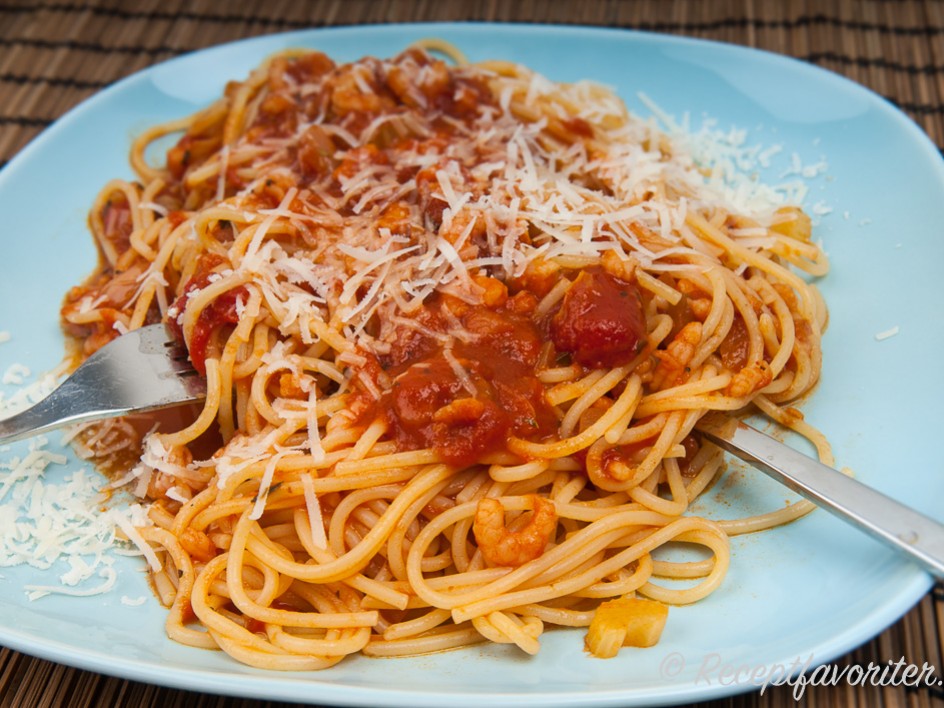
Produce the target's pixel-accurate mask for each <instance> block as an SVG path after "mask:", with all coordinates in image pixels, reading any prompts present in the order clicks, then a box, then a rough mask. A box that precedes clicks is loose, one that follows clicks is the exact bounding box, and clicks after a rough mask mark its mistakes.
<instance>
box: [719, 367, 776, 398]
mask: <svg viewBox="0 0 944 708" xmlns="http://www.w3.org/2000/svg"><path fill="white" fill-rule="evenodd" d="M773 379H774V372H773V371H771V370H770V364H768V363H767V362H766V361H764V360H763V359H761V360H760V361H759V362H757V363H756V364H753V365H751V366H745V367H744V368H743V369H741V370H740V371H739V372H737V373H736V374H735V375H734V377H733V378H732V379H731V383H729V384H728V388H727V390H726V391H725V393H727V394H728V395H729V396H731V397H732V398H741V397H742V396H749V395H751V394H752V393H754V392H755V391H760V390H761V389H762V388H764V387H765V386H767V385H768V384H769V383H770V382H771V381H773Z"/></svg>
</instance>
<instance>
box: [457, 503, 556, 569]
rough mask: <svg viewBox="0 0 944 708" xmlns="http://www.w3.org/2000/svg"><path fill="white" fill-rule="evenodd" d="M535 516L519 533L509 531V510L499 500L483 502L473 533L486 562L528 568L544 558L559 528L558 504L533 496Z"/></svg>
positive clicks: (477, 513)
mask: <svg viewBox="0 0 944 708" xmlns="http://www.w3.org/2000/svg"><path fill="white" fill-rule="evenodd" d="M528 497H529V499H530V500H531V508H532V514H531V518H530V520H529V521H528V524H527V525H526V526H525V527H524V528H522V529H519V530H518V531H509V530H508V529H507V528H506V527H505V508H504V507H503V506H502V504H501V502H500V501H498V500H497V499H482V500H480V501H479V504H478V507H477V508H476V510H475V520H474V522H473V524H472V532H473V533H474V534H475V542H476V543H477V544H478V546H479V549H480V550H481V551H482V555H483V556H484V557H485V560H486V561H488V562H489V563H490V564H491V565H499V566H514V567H517V566H519V565H524V564H525V563H527V562H529V561H533V560H534V559H536V558H540V557H541V554H543V553H544V549H545V548H546V547H547V543H548V541H549V540H550V537H551V534H552V533H553V532H554V529H555V528H556V527H557V510H556V509H555V507H554V502H552V501H550V500H548V499H544V498H542V497H539V496H537V495H536V494H529V495H528Z"/></svg>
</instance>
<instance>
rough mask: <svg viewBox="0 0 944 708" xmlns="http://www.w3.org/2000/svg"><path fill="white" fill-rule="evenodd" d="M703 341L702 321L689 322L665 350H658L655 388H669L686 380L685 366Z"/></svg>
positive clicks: (653, 383)
mask: <svg viewBox="0 0 944 708" xmlns="http://www.w3.org/2000/svg"><path fill="white" fill-rule="evenodd" d="M699 342H701V323H700V322H689V323H688V324H687V325H685V326H684V327H682V329H681V330H679V333H678V334H676V335H675V337H674V338H673V339H672V341H671V342H669V346H668V347H667V348H666V349H665V350H664V351H657V352H656V356H657V357H659V365H658V366H657V367H656V370H655V372H654V373H653V375H652V386H653V388H655V389H663V388H668V387H669V386H674V385H676V384H677V383H680V382H681V381H682V380H684V373H685V368H686V367H687V366H688V364H689V362H691V360H692V357H693V356H694V355H695V349H696V348H697V347H698V344H699Z"/></svg>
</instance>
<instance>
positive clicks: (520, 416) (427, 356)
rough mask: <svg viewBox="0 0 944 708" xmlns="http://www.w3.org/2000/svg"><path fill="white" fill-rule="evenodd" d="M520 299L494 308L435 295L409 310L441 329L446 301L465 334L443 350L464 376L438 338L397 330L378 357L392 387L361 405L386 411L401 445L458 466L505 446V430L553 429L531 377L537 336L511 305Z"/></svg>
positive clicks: (532, 433)
mask: <svg viewBox="0 0 944 708" xmlns="http://www.w3.org/2000/svg"><path fill="white" fill-rule="evenodd" d="M520 305H521V302H520V301H519V300H515V299H514V298H513V299H512V300H508V301H507V302H506V303H505V304H504V305H503V306H501V307H495V308H489V307H485V306H468V305H464V304H461V303H456V302H454V301H451V300H450V301H448V302H447V301H446V300H444V299H439V298H436V299H434V300H432V301H431V302H430V304H429V305H427V306H425V307H424V308H423V309H422V310H421V311H420V312H419V313H418V314H417V315H416V319H417V321H418V322H420V323H421V324H422V325H423V327H424V328H426V329H427V330H430V331H433V332H446V331H448V329H449V320H450V319H451V318H449V317H447V315H446V314H445V313H444V311H443V310H444V308H445V307H447V306H448V307H449V309H450V312H451V313H452V315H453V317H454V318H456V319H457V320H458V322H459V323H460V324H461V327H462V330H463V332H464V333H466V334H465V337H464V338H462V337H459V338H455V339H454V341H453V342H452V346H451V348H450V355H451V358H452V359H453V360H454V361H457V362H458V364H459V366H460V367H461V369H462V372H464V374H463V373H462V372H460V371H457V370H456V368H455V367H454V366H453V363H452V362H451V361H450V358H449V355H447V354H446V353H445V352H444V350H443V345H442V343H441V342H440V341H439V339H438V338H435V337H431V336H429V335H428V334H425V333H422V332H418V331H416V330H412V329H408V328H404V329H403V330H402V331H401V332H400V334H401V336H400V337H398V340H397V343H396V344H395V345H394V347H393V348H392V350H391V353H390V354H389V355H388V356H387V357H385V358H384V359H383V360H382V361H381V365H382V366H383V368H384V369H385V370H386V372H387V374H388V375H389V376H390V377H391V378H392V379H393V386H392V387H391V388H390V390H389V391H387V392H385V393H384V394H383V396H382V398H381V400H380V401H379V402H375V404H374V405H371V406H368V407H367V410H368V411H369V412H370V413H371V414H372V415H377V414H378V412H380V413H382V414H383V415H385V416H386V417H387V420H388V422H389V424H390V429H391V432H392V434H393V436H394V437H395V439H396V440H397V442H398V443H399V445H400V447H401V448H402V449H416V448H422V447H432V448H433V449H434V450H435V451H436V452H438V453H439V455H440V456H441V457H442V458H443V460H444V461H446V462H447V463H449V464H451V465H455V466H457V467H463V466H467V465H470V464H472V463H474V462H476V461H478V460H480V459H481V458H482V457H483V456H485V455H487V454H489V453H494V452H499V451H502V450H504V449H505V442H506V440H507V438H508V436H509V435H514V436H519V437H527V438H535V437H546V436H548V435H550V434H552V433H553V432H554V431H555V430H556V429H557V419H556V418H555V416H554V415H553V413H552V412H551V410H550V407H549V406H548V405H547V403H546V401H545V397H544V387H543V386H542V384H541V383H540V382H539V381H538V380H537V378H536V377H535V375H534V369H535V365H536V364H537V360H538V354H539V352H540V349H541V337H540V334H539V331H538V328H537V326H536V325H535V324H534V322H533V320H532V318H531V316H530V313H528V312H525V313H522V312H518V311H516V306H520ZM518 309H520V307H519V308H518ZM466 340H467V341H466Z"/></svg>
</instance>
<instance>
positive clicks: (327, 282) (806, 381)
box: [62, 47, 829, 670]
mask: <svg viewBox="0 0 944 708" xmlns="http://www.w3.org/2000/svg"><path fill="white" fill-rule="evenodd" d="M439 48H440V49H441V48H442V47H439ZM447 50H448V48H447ZM448 51H452V50H448ZM181 133H182V136H181V135H180V134H181ZM167 136H176V138H175V139H176V142H175V143H166V141H167V139H168V138H167ZM165 143H166V144H167V145H171V147H169V149H168V150H167V153H166V161H164V162H163V163H162V164H161V165H160V166H156V167H155V166H153V164H152V161H151V153H153V152H154V151H155V150H158V149H160V147H159V146H160V145H161V144H165ZM131 163H132V166H133V168H134V170H135V172H136V173H137V176H138V181H136V182H128V181H123V180H116V181H113V182H111V183H109V184H107V185H106V186H105V187H104V188H103V190H102V191H101V193H100V195H99V197H98V199H97V201H96V202H95V204H94V205H93V207H92V210H91V216H90V224H91V229H92V231H93V234H94V237H95V241H96V243H97V245H98V247H99V249H100V252H101V258H102V266H101V268H100V270H99V272H98V273H96V275H94V276H93V277H92V278H91V279H90V280H89V281H88V282H87V283H86V284H84V285H82V286H78V287H76V288H73V289H72V291H70V293H69V294H68V295H67V297H66V300H65V303H64V305H63V310H62V317H63V322H64V326H65V328H66V330H67V331H68V332H69V333H70V334H72V335H74V336H75V337H77V338H78V339H79V340H80V341H81V342H82V348H83V353H84V354H86V355H87V354H89V353H91V352H93V351H94V350H96V349H97V348H99V347H100V346H102V345H103V344H104V343H106V342H107V341H110V340H111V339H112V338H114V337H116V336H118V335H119V334H120V333H122V332H124V331H128V330H132V329H135V328H137V327H140V326H142V325H144V324H148V323H153V322H158V321H165V322H167V323H168V327H169V328H170V329H171V330H172V331H173V332H174V334H175V336H176V337H178V338H179V339H180V340H181V341H182V342H184V343H185V344H186V346H187V348H188V350H189V353H190V357H191V360H192V362H193V365H194V367H195V368H196V369H197V370H198V371H199V372H200V373H201V374H203V375H205V376H206V379H207V389H208V395H207V398H206V401H205V404H204V406H203V408H202V410H201V411H199V413H198V414H196V415H195V416H194V419H193V420H192V422H190V423H189V424H187V425H186V426H185V427H183V428H182V429H180V430H177V431H172V432H167V431H163V430H162V431H160V432H158V431H156V430H150V431H147V432H146V433H145V434H143V436H141V439H140V440H132V441H130V442H129V438H134V437H135V436H134V435H131V434H130V433H128V427H129V426H127V425H125V427H123V428H122V429H121V430H122V431H123V432H122V433H121V434H120V435H115V436H112V437H113V438H114V437H117V438H120V439H121V440H122V442H121V444H122V445H132V444H137V445H139V446H140V449H139V450H138V451H137V452H135V453H134V454H135V456H136V458H135V460H136V464H134V465H133V467H132V468H131V469H130V471H127V473H126V474H125V475H124V476H123V477H122V478H121V479H120V480H118V481H119V482H120V483H128V484H130V485H131V486H132V488H134V489H135V490H136V492H137V493H138V494H139V495H140V496H146V497H148V498H149V499H150V500H151V506H150V518H151V521H152V522H153V525H152V526H149V527H147V528H143V529H140V530H139V533H140V536H141V537H142V539H143V540H142V543H146V544H147V549H146V550H147V556H148V558H149V563H150V566H151V577H152V579H153V584H154V588H155V591H156V593H157V594H158V596H159V598H160V600H161V601H162V602H163V603H164V604H165V605H166V606H167V607H168V608H169V612H168V619H167V632H168V635H169V636H170V637H171V638H172V639H174V640H176V641H178V642H181V643H184V644H188V645H193V646H198V647H206V648H215V649H222V650H223V651H225V652H227V653H228V654H230V655H232V656H233V657H234V658H235V659H237V660H238V661H241V662H245V663H247V664H250V665H253V666H257V667H261V668H266V669H279V670H311V669H321V668H325V667H329V666H331V665H333V664H335V663H337V662H338V661H340V660H341V659H343V658H344V657H345V656H347V655H349V654H354V653H363V654H366V655H371V656H396V655H411V654H417V653H424V652H431V651H438V650H443V649H448V648H453V647H459V646H464V645H467V644H472V643H475V642H480V641H486V640H488V641H493V642H500V643H510V644H515V645H517V646H518V647H520V648H521V649H522V650H524V651H526V652H528V653H535V652H536V651H537V650H538V648H539V641H540V637H541V634H542V633H543V631H544V630H545V628H546V627H550V626H567V627H587V626H589V625H590V623H591V621H592V620H593V617H594V613H595V611H596V608H597V607H598V606H599V605H600V603H601V602H603V601H607V600H611V599H621V602H623V601H624V600H627V599H632V598H635V597H639V598H646V599H647V600H653V601H657V604H656V605H652V604H648V605H645V607H646V612H647V613H649V614H651V615H652V616H658V617H659V618H660V621H664V613H663V611H662V610H661V609H659V607H658V603H662V604H667V605H677V604H687V603H692V602H696V601H698V600H699V599H701V598H703V597H705V596H706V595H708V594H709V593H711V592H712V591H714V590H715V589H717V588H718V587H719V585H720V584H721V582H722V579H723V577H724V575H725V571H726V569H727V567H728V564H729V544H728V538H729V536H730V535H732V534H736V533H743V532H747V531H755V530H758V529H761V528H768V527H770V526H774V525H777V524H781V523H784V522H786V521H789V520H790V519H792V518H795V517H797V516H799V515H800V514H802V513H804V512H805V511H807V510H808V509H809V508H810V507H809V505H808V504H807V503H805V502H803V503H799V504H796V505H793V506H790V507H787V508H785V509H781V510H778V511H776V512H773V513H771V514H768V515H765V516H760V517H754V518H752V519H744V520H737V521H711V520H708V519H704V518H699V517H697V516H693V515H690V514H687V513H686V512H687V510H688V508H689V506H690V505H691V503H692V501H693V500H694V499H696V498H697V497H698V496H699V495H700V494H701V493H702V492H703V491H704V490H705V489H706V488H708V486H709V485H710V484H711V483H712V482H713V480H715V478H716V477H717V476H718V474H719V471H720V469H721V467H722V458H721V454H720V452H719V451H718V450H717V449H715V448H714V447H712V446H710V445H708V444H703V443H702V442H701V441H700V439H699V438H698V436H697V433H695V432H694V429H695V425H696V423H697V422H698V420H699V419H700V418H701V416H703V415H704V414H705V413H706V412H708V411H729V412H742V411H746V410H748V409H752V410H759V411H760V412H762V413H763V414H765V415H767V416H769V417H770V418H771V419H773V420H775V421H777V422H779V423H781V424H783V425H786V426H788V427H791V428H793V429H795V430H797V431H799V432H801V433H803V434H805V435H807V436H809V437H810V438H811V439H812V440H814V442H815V443H816V444H817V446H818V447H819V448H820V450H821V454H822V455H823V456H827V457H828V455H829V452H828V446H827V445H826V442H825V441H824V440H823V439H822V436H821V435H819V434H818V433H817V432H816V431H815V430H812V429H811V428H810V427H809V426H807V425H806V424H805V423H804V422H803V420H802V415H801V414H800V413H799V412H798V411H796V410H795V409H793V408H791V407H790V406H789V404H790V402H791V401H794V400H795V399H797V398H798V397H800V396H802V395H803V394H805V393H806V392H808V391H810V389H811V388H812V387H813V386H814V385H815V383H816V381H817V378H818V376H819V370H820V358H821V354H820V344H819V342H820V335H821V333H822V331H823V329H824V328H825V325H826V310H825V306H824V304H823V302H822V301H821V299H820V297H819V295H818V293H817V291H816V289H815V287H813V286H812V285H810V283H809V281H810V277H804V275H803V274H807V275H808V276H814V277H815V276H820V275H823V274H825V272H826V270H827V267H828V266H827V262H826V258H825V256H824V254H823V252H822V250H821V249H820V248H819V247H818V246H817V245H815V244H814V243H813V242H812V240H811V229H810V220H809V218H808V217H807V216H806V215H805V214H804V213H803V212H802V210H801V209H800V208H798V207H795V206H782V205H768V208H766V209H762V210H755V211H754V212H749V211H745V210H743V209H739V208H738V207H736V206H735V205H734V204H733V203H731V201H730V200H728V199H727V198H726V197H725V196H724V195H723V194H721V193H720V192H719V191H718V190H714V189H710V188H709V187H708V186H707V184H706V179H705V173H704V169H705V168H704V167H702V166H700V165H699V164H698V163H696V162H694V161H693V160H692V158H691V157H690V156H689V155H687V153H685V151H684V150H682V149H681V148H680V147H679V146H678V145H677V144H675V143H674V142H673V140H672V139H671V138H670V137H669V136H668V135H667V134H665V133H663V132H660V130H659V129H658V128H657V127H656V126H655V125H654V124H653V123H652V122H646V121H642V120H640V119H638V118H636V117H634V116H631V115H630V114H629V113H628V112H627V110H626V108H625V106H624V105H623V103H622V102H621V101H620V100H619V99H618V98H617V97H616V96H615V95H614V94H613V93H612V92H610V91H609V90H607V89H604V88H602V87H600V86H597V85H594V84H591V83H586V82H580V83H577V84H572V85H564V84H556V83H553V82H551V81H549V80H547V79H546V78H544V77H542V76H540V75H538V74H535V73H533V72H531V71H530V70H528V69H526V68H524V67H521V66H518V65H513V64H508V63H503V62H488V63H483V64H477V65H470V64H467V63H465V62H464V61H462V60H461V57H460V61H459V62H458V65H457V66H450V65H448V64H447V63H446V62H444V61H441V60H439V59H436V58H434V57H433V55H432V54H430V53H428V52H427V51H425V50H423V49H421V48H411V49H409V50H407V51H406V52H404V53H403V54H402V55H400V56H398V57H395V58H393V59H389V60H377V59H372V58H366V59H362V60H360V61H357V62H354V63H351V64H346V65H336V64H335V63H334V62H333V61H332V60H330V59H329V58H328V57H326V56H325V55H323V54H321V53H318V52H310V51H298V52H288V53H285V54H281V55H278V56H275V57H272V58H271V59H269V60H268V61H266V62H265V63H264V64H263V65H262V66H260V67H259V68H258V69H257V70H255V71H254V72H253V73H252V74H251V75H250V76H249V77H248V78H247V79H246V80H244V81H241V82H231V83H230V84H229V85H228V86H227V87H226V91H225V94H224V96H223V97H222V98H221V99H220V100H218V101H217V102H216V103H214V104H213V105H212V106H210V107H209V108H207V109H205V110H203V111H201V112H199V113H197V114H195V115H193V116H190V117H188V118H185V119H182V120H180V121H176V122H173V123H169V124H165V125H161V126H157V127H155V128H152V129H150V130H148V131H146V132H145V133H144V134H143V135H141V136H140V137H139V138H138V139H137V140H136V141H135V143H134V146H133V150H132V154H131ZM105 439H110V438H109V436H107V435H103V434H102V432H101V430H99V431H98V432H97V433H96V440H105ZM101 454H102V455H106V456H107V455H114V448H113V447H111V448H107V449H103V450H101ZM670 543H671V544H674V543H681V544H686V545H688V546H691V547H695V548H698V549H701V550H700V553H701V559H700V560H695V561H692V560H686V561H678V560H674V561H673V560H672V559H671V556H667V555H665V553H664V551H660V549H664V548H665V547H666V545H667V544H670ZM624 606H625V607H629V606H630V605H619V607H624ZM613 607H614V608H615V607H617V606H616V605H613ZM609 614H610V615H614V616H615V615H616V614H618V612H617V611H616V610H615V609H614V610H611V611H610V612H609ZM669 621H671V620H669ZM637 633H638V632H637ZM593 634H594V636H595V635H596V631H595V632H594V633H593ZM643 634H645V636H646V640H645V642H646V643H651V642H652V641H654V640H655V639H657V634H658V633H657V632H655V633H653V632H651V631H646V632H643ZM622 637H623V634H620V635H619V639H618V640H613V639H612V636H611V637H610V639H608V640H607V642H609V644H608V647H609V648H608V649H607V650H606V652H607V653H608V654H612V653H613V652H615V651H616V649H617V648H618V645H619V644H620V643H621V642H622ZM614 641H615V644H614ZM593 648H594V647H593V646H591V650H593ZM600 653H601V655H603V653H602V652H600Z"/></svg>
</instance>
